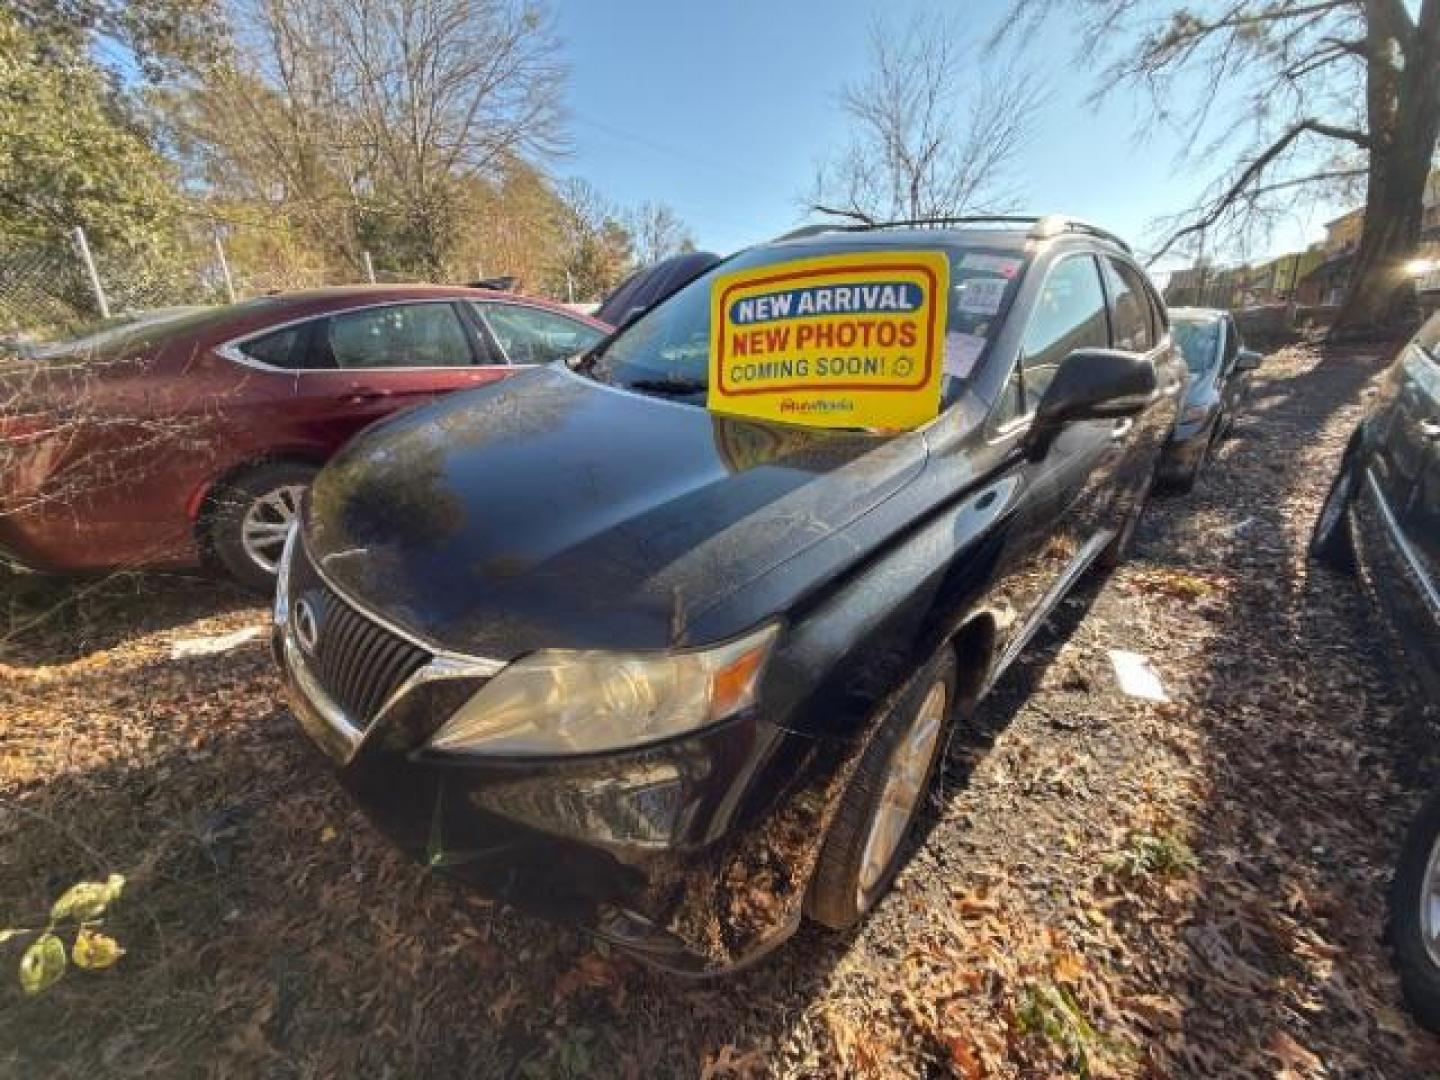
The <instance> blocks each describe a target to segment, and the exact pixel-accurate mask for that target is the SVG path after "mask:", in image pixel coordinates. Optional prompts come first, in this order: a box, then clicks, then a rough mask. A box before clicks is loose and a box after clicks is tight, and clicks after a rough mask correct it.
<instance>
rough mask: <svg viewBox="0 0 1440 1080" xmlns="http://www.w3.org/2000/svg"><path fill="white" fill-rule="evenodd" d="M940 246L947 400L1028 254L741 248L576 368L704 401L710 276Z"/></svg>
mask: <svg viewBox="0 0 1440 1080" xmlns="http://www.w3.org/2000/svg"><path fill="white" fill-rule="evenodd" d="M881 250H895V251H904V250H917V251H919V250H928V251H937V250H938V251H943V252H944V253H945V255H946V256H947V257H948V259H949V263H950V290H949V296H948V302H947V318H946V334H945V355H944V368H945V372H946V375H945V380H944V385H945V401H946V402H947V403H949V402H951V401H953V400H954V393H955V390H956V389H957V388H958V385H959V384H960V383H961V382H963V381H964V380H966V379H968V378H969V377H970V375H971V374H972V373H973V372H974V371H975V370H976V369H977V368H978V366H979V365H980V363H981V362H982V360H983V358H984V355H985V353H986V351H987V350H988V348H989V346H990V344H991V342H992V341H993V340H994V338H995V335H996V333H997V332H998V330H999V328H1000V326H1001V325H1002V323H1003V322H1004V319H1005V316H1006V315H1007V314H1008V312H1009V308H1010V305H1011V304H1012V303H1013V302H1014V299H1015V293H1016V290H1017V289H1018V287H1019V283H1020V279H1021V277H1022V276H1023V274H1024V270H1025V267H1026V264H1027V259H1026V258H1025V257H1024V256H1023V255H1022V254H1021V253H1019V252H1017V251H1014V250H1011V249H999V248H986V247H962V246H958V245H954V244H940V243H932V244H925V245H921V244H916V243H909V244H905V243H897V244H895V245H894V247H893V248H879V247H871V246H865V247H861V246H859V245H841V244H835V243H828V244H827V243H816V244H803V245H802V244H797V245H795V246H793V247H790V246H787V247H785V248H760V249H756V250H754V251H747V252H743V253H741V254H740V255H738V256H736V257H735V258H733V259H729V260H727V261H725V262H722V263H720V264H718V265H717V266H715V267H713V268H712V269H710V270H708V271H707V272H706V273H704V274H702V275H701V276H700V277H698V278H696V279H695V280H694V281H692V282H691V283H690V284H689V285H687V286H685V287H684V288H683V289H681V290H680V291H678V292H677V293H675V294H674V295H673V296H671V297H670V298H669V299H667V300H665V301H664V302H663V303H661V304H660V305H658V306H657V307H655V308H653V309H652V310H650V311H649V312H647V313H646V314H645V315H643V316H641V317H640V318H639V319H638V320H637V321H636V322H635V323H634V324H633V325H631V326H630V327H628V328H627V329H626V330H625V331H623V332H622V333H621V334H620V335H619V336H618V337H616V338H613V339H612V340H611V341H610V343H609V344H608V345H607V346H605V347H604V348H603V351H602V352H600V353H598V354H596V353H591V354H590V355H589V356H587V357H586V358H585V359H584V360H583V361H582V363H581V364H580V365H579V366H578V368H577V370H580V371H582V372H584V373H585V374H588V375H590V377H592V378H594V379H596V380H598V381H600V382H604V383H609V384H611V385H614V386H621V387H625V388H627V389H632V390H637V391H640V392H642V393H645V392H649V393H656V394H660V395H662V396H666V397H671V398H676V399H679V400H683V401H686V402H689V403H694V404H698V405H703V404H704V401H705V393H706V390H707V387H708V377H709V361H710V348H711V308H710V304H711V296H710V293H711V284H712V282H713V281H714V279H715V278H716V276H718V275H720V274H728V273H730V272H732V271H735V270H748V269H758V268H762V267H767V266H779V265H781V264H783V263H786V262H790V261H793V260H796V259H804V258H810V257H813V256H817V255H843V254H846V253H848V252H851V251H881Z"/></svg>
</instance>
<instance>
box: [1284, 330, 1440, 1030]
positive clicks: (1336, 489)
mask: <svg viewBox="0 0 1440 1080" xmlns="http://www.w3.org/2000/svg"><path fill="white" fill-rule="evenodd" d="M1310 554H1311V555H1312V556H1313V557H1314V558H1315V559H1317V560H1318V561H1320V562H1321V563H1324V564H1327V565H1329V566H1330V567H1331V568H1333V569H1336V570H1340V571H1341V572H1344V573H1348V574H1355V575H1357V577H1358V578H1359V580H1360V582H1361V583H1362V585H1363V586H1364V591H1365V593H1366V594H1367V595H1368V597H1369V599H1370V600H1371V601H1372V602H1373V604H1374V606H1375V609H1376V610H1377V611H1378V612H1379V613H1380V614H1381V615H1382V616H1383V618H1384V620H1385V624H1386V626H1388V627H1389V629H1390V630H1391V631H1392V632H1393V633H1392V635H1391V636H1392V637H1393V638H1394V639H1395V640H1396V641H1397V642H1398V643H1399V644H1400V646H1401V650H1400V652H1398V653H1397V654H1396V657H1397V659H1399V660H1401V661H1402V662H1403V663H1404V664H1405V667H1406V669H1407V670H1408V671H1409V672H1411V673H1412V674H1414V675H1415V676H1416V680H1415V681H1416V682H1417V683H1418V685H1419V687H1420V691H1421V693H1422V695H1423V699H1422V700H1423V701H1424V702H1428V703H1429V704H1430V705H1431V707H1432V708H1433V707H1435V706H1437V705H1440V315H1436V316H1434V317H1432V318H1431V319H1430V321H1429V322H1427V323H1426V324H1425V325H1424V326H1423V327H1421V328H1420V332H1419V333H1417V334H1416V335H1415V337H1414V338H1413V339H1412V340H1411V341H1410V342H1409V343H1408V344H1407V345H1406V346H1405V348H1404V349H1402V350H1401V351H1400V355H1399V356H1398V357H1396V359H1395V362H1394V363H1393V364H1392V365H1391V366H1390V370H1389V371H1388V372H1387V373H1386V374H1385V377H1384V379H1382V380H1381V382H1380V387H1379V390H1378V392H1377V393H1376V394H1375V395H1374V397H1373V398H1371V400H1370V404H1369V408H1368V409H1367V410H1366V416H1365V419H1364V420H1363V421H1361V423H1360V426H1359V427H1357V428H1356V429H1355V433H1354V435H1353V436H1351V439H1350V442H1349V444H1348V445H1347V447H1346V449H1345V455H1344V457H1343V458H1342V459H1341V462H1340V469H1339V471H1338V472H1337V473H1336V476H1335V480H1334V482H1333V483H1332V484H1331V486H1330V494H1329V495H1328V496H1327V497H1326V499H1325V503H1324V505H1323V506H1322V507H1321V510H1320V517H1319V519H1318V520H1317V521H1316V523H1315V531H1314V534H1313V535H1312V537H1311V540H1310ZM1389 937H1390V942H1391V944H1392V946H1393V947H1394V949H1395V955H1396V958H1397V960H1398V961H1399V965H1400V978H1401V985H1402V986H1403V987H1404V988H1405V995H1406V997H1407V999H1408V1000H1409V1002H1410V1004H1411V1007H1412V1008H1413V1009H1414V1010H1415V1014H1416V1016H1418V1017H1419V1018H1420V1020H1421V1022H1422V1023H1424V1024H1425V1026H1426V1027H1428V1028H1430V1029H1431V1030H1432V1031H1437V1032H1440V787H1437V788H1436V790H1435V791H1434V792H1433V794H1432V796H1431V798H1430V799H1429V801H1428V802H1426V804H1425V805H1424V806H1423V807H1422V808H1421V810H1420V812H1419V814H1418V815H1417V816H1416V818H1415V821H1414V822H1413V823H1412V824H1411V826H1410V831H1409V834H1408V835H1407V837H1406V840H1405V845H1404V848H1403V849H1402V851H1401V853H1400V862H1399V865H1398V866H1397V867H1396V870H1395V878H1394V881H1393V883H1392V885H1391V891H1390V926H1389Z"/></svg>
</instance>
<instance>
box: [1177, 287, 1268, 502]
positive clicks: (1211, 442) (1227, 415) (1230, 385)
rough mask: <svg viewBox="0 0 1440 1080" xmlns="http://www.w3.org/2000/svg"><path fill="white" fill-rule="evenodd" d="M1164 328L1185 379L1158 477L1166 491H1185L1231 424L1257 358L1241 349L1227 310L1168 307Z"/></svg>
mask: <svg viewBox="0 0 1440 1080" xmlns="http://www.w3.org/2000/svg"><path fill="white" fill-rule="evenodd" d="M1170 325H1171V327H1172V329H1173V330H1174V333H1175V343H1176V344H1177V345H1178V346H1179V347H1180V351H1181V352H1182V353H1183V354H1184V356H1185V366H1186V367H1187V368H1188V369H1189V372H1190V380H1189V384H1188V385H1187V387H1186V391H1185V403H1184V405H1183V406H1182V408H1181V410H1180V419H1179V421H1177V422H1176V424H1175V431H1174V433H1173V434H1172V435H1171V436H1170V443H1169V445H1168V446H1166V448H1165V456H1164V457H1163V458H1162V459H1161V462H1160V479H1161V480H1162V481H1163V482H1164V483H1165V484H1166V485H1167V486H1169V487H1171V488H1174V489H1177V490H1180V491H1189V490H1190V489H1191V488H1193V487H1194V486H1195V481H1196V480H1198V479H1199V478H1200V473H1201V472H1202V471H1203V470H1204V468H1205V463H1206V462H1207V461H1208V460H1209V459H1210V451H1211V450H1212V449H1214V446H1215V444H1216V443H1217V442H1218V441H1219V440H1221V439H1223V438H1224V437H1225V436H1226V435H1228V434H1229V433H1230V429H1231V428H1233V427H1234V426H1235V418H1236V416H1237V415H1238V414H1239V412H1240V409H1241V407H1242V406H1243V405H1244V403H1245V398H1246V397H1247V396H1248V395H1249V393H1250V372H1252V371H1254V370H1255V369H1256V368H1257V367H1259V366H1260V354H1259V353H1258V352H1254V351H1252V350H1250V349H1247V348H1245V345H1244V342H1243V341H1241V339H1240V331H1239V329H1238V328H1237V327H1236V325H1235V320H1234V318H1232V317H1231V315H1230V313H1229V312H1228V311H1219V310H1217V309H1215V308H1171V309H1170Z"/></svg>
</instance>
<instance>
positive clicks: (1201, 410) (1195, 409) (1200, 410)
mask: <svg viewBox="0 0 1440 1080" xmlns="http://www.w3.org/2000/svg"><path fill="white" fill-rule="evenodd" d="M1209 415H1210V410H1209V409H1207V408H1206V407H1205V406H1204V405H1187V406H1186V407H1185V411H1184V412H1182V413H1181V414H1180V423H1182V424H1198V423H1199V422H1200V421H1201V420H1204V419H1205V418H1206V417H1207V416H1209Z"/></svg>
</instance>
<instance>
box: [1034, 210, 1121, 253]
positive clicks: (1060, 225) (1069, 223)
mask: <svg viewBox="0 0 1440 1080" xmlns="http://www.w3.org/2000/svg"><path fill="white" fill-rule="evenodd" d="M1067 232H1080V233H1086V234H1087V235H1090V236H1095V237H1099V238H1100V239H1101V240H1109V241H1110V242H1111V243H1112V244H1115V245H1116V246H1117V247H1119V248H1120V250H1121V251H1124V252H1126V253H1130V245H1129V244H1127V243H1126V242H1125V241H1124V240H1122V239H1120V237H1118V236H1116V235H1115V234H1114V233H1113V232H1111V231H1110V230H1109V229H1102V228H1101V227H1100V226H1099V225H1092V224H1091V223H1090V222H1088V221H1081V220H1080V219H1079V218H1072V217H1066V216H1065V215H1064V214H1046V215H1045V216H1044V217H1042V218H1039V219H1037V220H1036V222H1035V227H1034V228H1032V229H1031V230H1030V235H1031V236H1032V237H1034V238H1035V239H1036V240H1048V239H1049V238H1050V237H1052V236H1059V235H1060V234H1061V233H1067Z"/></svg>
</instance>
